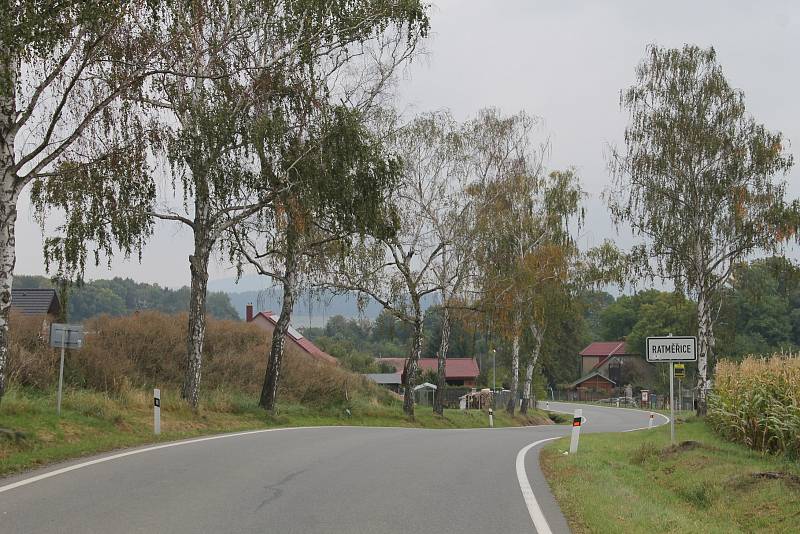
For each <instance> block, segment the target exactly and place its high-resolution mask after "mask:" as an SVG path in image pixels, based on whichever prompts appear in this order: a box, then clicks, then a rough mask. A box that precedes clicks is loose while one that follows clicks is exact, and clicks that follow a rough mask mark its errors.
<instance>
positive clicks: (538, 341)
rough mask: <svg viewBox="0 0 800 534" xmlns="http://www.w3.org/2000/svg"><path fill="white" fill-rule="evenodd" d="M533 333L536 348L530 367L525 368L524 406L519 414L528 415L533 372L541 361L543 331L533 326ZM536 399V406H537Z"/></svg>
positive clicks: (532, 352)
mask: <svg viewBox="0 0 800 534" xmlns="http://www.w3.org/2000/svg"><path fill="white" fill-rule="evenodd" d="M531 333H532V334H533V341H534V346H533V350H532V351H531V355H530V358H529V359H528V365H527V366H526V368H525V383H524V384H523V386H522V406H520V409H519V413H522V414H526V413H528V407H529V406H531V385H532V384H533V370H534V369H535V368H536V363H537V362H538V361H539V352H540V351H541V348H542V331H541V330H540V329H539V328H537V327H536V326H534V325H531ZM535 400H536V399H534V404H535Z"/></svg>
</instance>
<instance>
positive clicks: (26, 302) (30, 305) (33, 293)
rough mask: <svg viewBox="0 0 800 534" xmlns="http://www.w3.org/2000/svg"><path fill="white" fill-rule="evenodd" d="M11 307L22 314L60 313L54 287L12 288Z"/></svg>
mask: <svg viewBox="0 0 800 534" xmlns="http://www.w3.org/2000/svg"><path fill="white" fill-rule="evenodd" d="M11 308H12V309H13V310H15V311H16V312H18V313H21V314H23V315H52V316H54V317H55V316H57V315H59V314H60V313H61V302H60V301H59V300H58V293H56V290H55V289H12V290H11Z"/></svg>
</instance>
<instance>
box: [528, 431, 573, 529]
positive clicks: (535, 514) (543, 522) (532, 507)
mask: <svg viewBox="0 0 800 534" xmlns="http://www.w3.org/2000/svg"><path fill="white" fill-rule="evenodd" d="M562 437H564V436H556V437H554V438H547V439H540V440H539V441H534V442H533V443H531V444H530V445H526V446H525V447H523V448H522V450H520V451H519V452H518V453H517V481H518V482H519V488H520V489H521V490H522V498H523V499H525V505H526V506H527V507H528V513H529V514H530V516H531V521H533V528H534V529H536V532H537V533H538V534H553V531H552V530H550V525H548V524H547V519H545V517H544V513H542V508H541V507H540V506H539V502H538V501H537V500H536V496H535V495H534V494H533V489H532V488H531V483H530V481H529V480H528V473H527V472H526V471H525V455H526V454H527V453H528V451H529V450H531V449H532V448H534V447H536V446H537V445H541V444H542V443H545V442H548V441H553V440H554V439H560V438H562Z"/></svg>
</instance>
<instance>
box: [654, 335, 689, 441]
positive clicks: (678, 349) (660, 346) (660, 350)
mask: <svg viewBox="0 0 800 534" xmlns="http://www.w3.org/2000/svg"><path fill="white" fill-rule="evenodd" d="M647 361H648V362H663V363H668V364H669V435H670V442H671V443H672V444H673V445H675V362H695V361H697V338H696V337H694V336H675V337H673V335H672V334H670V335H669V336H666V337H648V338H647ZM681 365H682V364H681ZM683 372H685V370H684V371H683Z"/></svg>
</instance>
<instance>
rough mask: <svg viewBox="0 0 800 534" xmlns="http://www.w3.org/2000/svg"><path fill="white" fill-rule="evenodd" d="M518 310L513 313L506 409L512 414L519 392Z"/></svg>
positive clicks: (519, 319) (515, 407) (519, 320)
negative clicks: (508, 394)
mask: <svg viewBox="0 0 800 534" xmlns="http://www.w3.org/2000/svg"><path fill="white" fill-rule="evenodd" d="M520 322H521V318H520V315H519V312H515V315H514V338H513V340H512V342H511V388H510V389H511V397H510V398H509V399H508V404H507V405H506V411H507V412H508V413H509V415H514V412H515V411H516V409H517V394H518V392H519V324H520Z"/></svg>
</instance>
